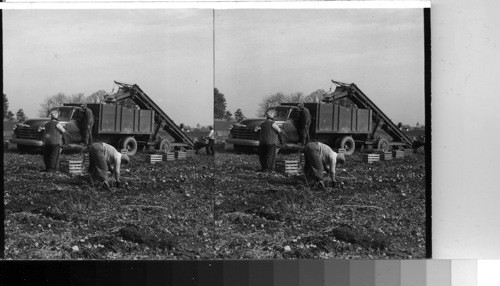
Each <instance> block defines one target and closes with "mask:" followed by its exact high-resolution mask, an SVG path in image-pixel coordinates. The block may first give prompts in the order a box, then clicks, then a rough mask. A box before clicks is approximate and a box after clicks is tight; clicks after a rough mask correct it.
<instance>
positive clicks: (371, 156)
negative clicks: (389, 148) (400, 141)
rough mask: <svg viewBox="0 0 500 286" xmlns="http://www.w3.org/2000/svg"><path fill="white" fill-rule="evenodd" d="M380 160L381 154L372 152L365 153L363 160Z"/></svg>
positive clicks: (367, 161) (370, 161)
mask: <svg viewBox="0 0 500 286" xmlns="http://www.w3.org/2000/svg"><path fill="white" fill-rule="evenodd" d="M378 161H380V155H379V154H375V153H370V154H364V155H363V162H365V163H370V164H371V163H373V162H378Z"/></svg>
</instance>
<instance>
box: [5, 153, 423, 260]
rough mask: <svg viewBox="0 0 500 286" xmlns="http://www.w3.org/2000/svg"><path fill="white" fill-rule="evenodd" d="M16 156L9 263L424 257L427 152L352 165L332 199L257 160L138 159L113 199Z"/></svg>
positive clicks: (358, 158) (357, 158) (9, 164)
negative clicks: (265, 168)
mask: <svg viewBox="0 0 500 286" xmlns="http://www.w3.org/2000/svg"><path fill="white" fill-rule="evenodd" d="M14 148H15V146H10V147H9V149H8V150H5V151H4V166H5V167H4V188H5V194H4V196H5V201H4V203H5V221H4V224H5V235H6V239H5V255H6V258H7V259H296V258H350V259H356V258H362V259H389V258H390V259H412V258H425V182H426V180H425V156H424V152H423V150H422V149H420V150H419V151H417V152H416V153H414V154H412V155H411V156H408V157H405V158H403V159H394V160H392V161H387V162H384V161H380V162H374V163H372V164H368V163H364V162H362V154H361V153H356V154H355V155H353V156H348V157H347V161H346V164H343V165H338V167H337V181H338V186H337V188H336V189H333V190H332V191H330V192H322V191H318V190H311V189H309V188H308V185H307V184H306V182H305V180H304V177H303V175H302V173H301V172H300V173H299V174H298V175H285V174H281V173H276V172H274V173H271V174H267V173H261V172H257V170H259V168H260V166H259V163H258V156H257V155H255V154H241V153H236V152H235V151H234V150H217V151H216V156H215V161H214V157H212V156H206V155H204V154H205V151H204V150H201V151H200V154H199V155H196V156H193V157H189V158H187V159H186V160H178V161H172V162H162V163H157V164H148V163H146V162H145V155H144V154H139V155H137V156H134V157H132V162H131V164H130V165H125V166H124V168H123V170H122V180H123V182H126V184H124V185H125V186H122V188H120V189H116V188H114V189H113V190H112V191H111V192H109V191H104V190H100V189H96V188H93V187H92V185H91V183H90V181H89V179H88V177H87V176H78V175H77V176H71V175H68V174H65V173H56V174H47V173H43V172H40V170H41V169H43V163H42V157H41V155H39V154H19V153H18V152H17V151H16V150H15V149H14ZM79 156H81V155H79V154H78V152H73V153H70V154H63V156H62V159H64V158H68V157H79ZM277 159H278V160H280V159H290V160H296V159H298V154H297V153H287V154H279V155H278V158H277Z"/></svg>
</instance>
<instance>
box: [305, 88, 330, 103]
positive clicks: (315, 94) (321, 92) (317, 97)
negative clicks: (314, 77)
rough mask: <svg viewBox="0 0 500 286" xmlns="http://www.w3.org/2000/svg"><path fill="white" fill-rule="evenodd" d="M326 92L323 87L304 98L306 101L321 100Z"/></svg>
mask: <svg viewBox="0 0 500 286" xmlns="http://www.w3.org/2000/svg"><path fill="white" fill-rule="evenodd" d="M325 93H326V91H325V90H323V89H318V90H315V91H313V92H311V94H309V95H308V96H306V97H305V98H304V102H321V100H322V99H323V95H324V94H325Z"/></svg>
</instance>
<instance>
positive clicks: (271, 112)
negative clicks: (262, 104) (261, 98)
mask: <svg viewBox="0 0 500 286" xmlns="http://www.w3.org/2000/svg"><path fill="white" fill-rule="evenodd" d="M275 114H276V112H275V111H274V110H269V111H267V113H266V117H267V119H274V115H275Z"/></svg>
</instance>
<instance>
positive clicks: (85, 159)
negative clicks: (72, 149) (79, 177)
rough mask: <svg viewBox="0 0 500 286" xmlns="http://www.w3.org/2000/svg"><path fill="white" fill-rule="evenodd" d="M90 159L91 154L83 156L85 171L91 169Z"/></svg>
mask: <svg viewBox="0 0 500 286" xmlns="http://www.w3.org/2000/svg"><path fill="white" fill-rule="evenodd" d="M89 164H90V159H89V154H83V168H84V170H88V169H89Z"/></svg>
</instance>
